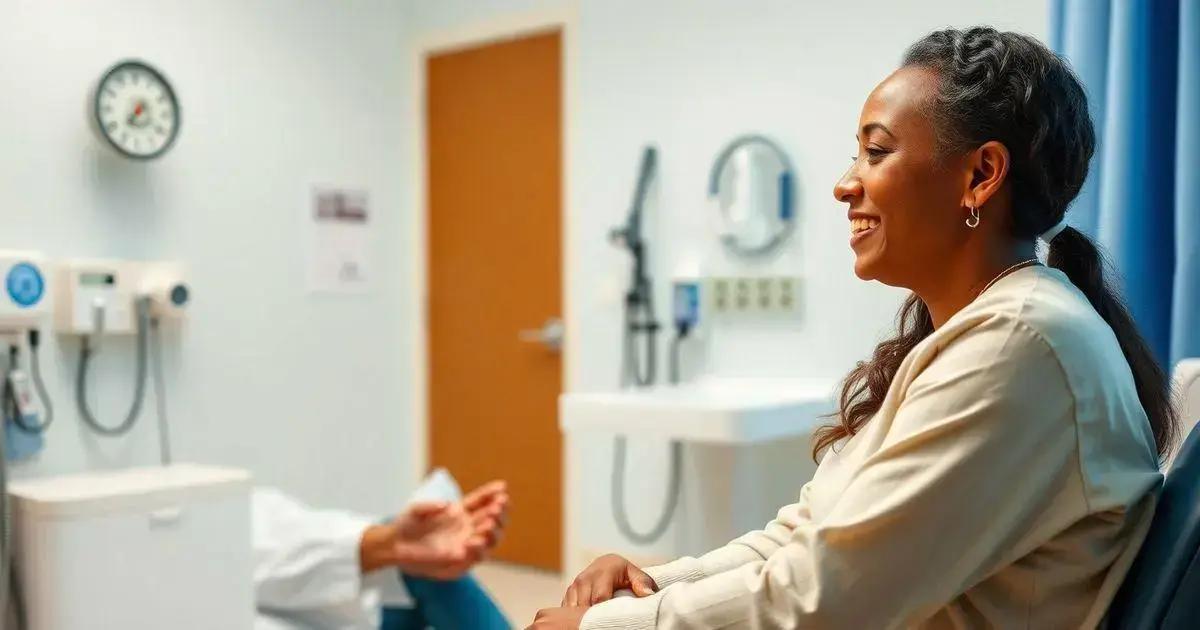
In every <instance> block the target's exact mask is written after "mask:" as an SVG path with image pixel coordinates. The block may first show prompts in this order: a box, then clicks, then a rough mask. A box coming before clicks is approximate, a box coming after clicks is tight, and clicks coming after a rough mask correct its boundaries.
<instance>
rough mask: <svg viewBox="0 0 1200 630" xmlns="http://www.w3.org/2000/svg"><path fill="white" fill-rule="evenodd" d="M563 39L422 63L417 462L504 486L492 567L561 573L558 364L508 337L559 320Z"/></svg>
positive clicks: (540, 349)
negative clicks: (423, 339)
mask: <svg viewBox="0 0 1200 630" xmlns="http://www.w3.org/2000/svg"><path fill="white" fill-rule="evenodd" d="M561 59H562V53H561V36H560V34H559V33H557V32H555V33H548V34H541V35H535V36H529V37H524V38H521V39H515V40H508V41H503V42H500V43H494V44H488V45H484V46H479V47H476V48H470V49H467V50H457V51H454V52H448V53H445V54H435V55H431V56H430V57H428V58H427V60H426V77H427V86H426V98H427V100H426V103H425V106H426V121H427V122H426V125H427V128H426V147H427V149H426V150H427V152H428V153H427V164H428V186H427V190H428V191H429V197H428V206H427V207H428V212H429V214H428V217H429V219H428V226H429V234H428V236H429V240H428V242H429V259H428V270H429V271H428V274H429V275H428V281H429V285H428V286H429V312H428V316H429V320H428V321H429V377H430V378H429V401H430V402H429V436H430V442H429V461H430V463H431V465H433V466H444V467H446V468H447V469H449V470H450V472H451V473H453V474H454V476H455V477H456V478H458V480H459V481H460V482H461V484H462V486H463V487H464V489H469V488H471V487H474V486H476V485H478V484H480V483H483V482H485V481H487V480H489V479H495V478H503V479H507V480H508V482H509V487H510V491H511V494H512V497H513V506H512V512H511V520H510V522H509V529H508V532H507V534H506V536H505V539H504V542H503V543H502V544H501V546H500V548H499V549H498V550H497V552H496V554H495V555H496V557H497V558H499V559H502V560H506V561H510V562H516V563H520V564H525V565H530V566H536V567H542V568H546V569H552V570H556V571H557V570H559V568H560V555H561V531H560V530H561V526H562V506H561V499H562V498H561V495H562V492H561V485H562V481H561V470H562V464H561V452H562V449H561V441H560V436H559V431H558V412H557V400H558V395H559V392H560V391H561V387H562V382H561V356H560V355H559V354H558V353H556V352H555V351H553V350H551V349H549V348H547V347H546V346H544V345H542V344H539V343H530V342H528V341H522V340H520V339H519V333H520V332H521V331H522V330H528V329H536V328H540V327H541V326H542V325H543V324H544V323H545V322H546V321H547V320H550V319H552V318H557V317H559V316H560V315H561V314H562V295H561V287H562V280H561V262H562V261H561V259H562V256H561V253H560V251H561V250H560V239H561V232H562V230H561V215H562V207H561V204H562V111H561V110H562V89H561V86H562V71H561Z"/></svg>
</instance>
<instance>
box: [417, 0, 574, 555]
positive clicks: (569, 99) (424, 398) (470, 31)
mask: <svg viewBox="0 0 1200 630" xmlns="http://www.w3.org/2000/svg"><path fill="white" fill-rule="evenodd" d="M577 24H578V14H577V10H576V8H575V7H574V3H571V4H570V5H568V6H563V7H560V8H551V9H545V10H539V11H533V12H525V13H517V14H511V15H502V16H498V17H493V18H488V19H483V20H479V21H475V22H472V23H470V24H467V25H465V26H461V27H455V28H451V29H447V30H442V31H431V32H427V33H420V34H418V35H417V36H416V37H414V38H413V40H412V41H411V44H410V47H409V53H408V61H409V63H410V72H409V76H410V77H411V78H412V85H411V89H410V91H409V93H410V94H411V95H412V101H411V102H410V106H411V107H412V110H411V111H412V112H413V113H414V119H415V120H416V123H417V124H416V129H414V130H413V132H412V133H411V134H410V137H409V150H410V151H411V152H412V153H411V155H412V156H413V161H412V164H413V171H412V175H413V177H412V179H411V181H412V189H411V190H410V191H409V193H408V197H407V200H406V202H407V204H408V206H409V207H410V208H412V212H409V213H406V217H407V218H406V220H405V221H403V222H402V224H403V229H404V230H405V231H406V232H407V234H405V235H403V237H404V242H405V243H406V244H407V248H406V249H407V250H408V255H407V256H405V257H404V258H405V262H406V263H407V264H408V268H409V269H411V270H412V273H411V275H408V276H407V278H406V279H407V286H405V287H401V292H402V295H403V296H404V297H406V298H408V299H407V300H406V302H407V309H408V315H409V321H410V322H413V327H412V329H410V334H411V335H412V336H411V337H409V338H411V339H413V343H412V345H411V348H409V349H408V350H407V351H408V352H411V355H410V356H409V361H411V364H410V369H411V372H410V373H411V374H412V375H413V383H414V387H413V399H412V407H411V413H412V418H413V420H414V422H413V424H414V426H413V430H412V433H411V435H412V440H411V443H410V453H409V461H411V462H412V464H413V468H412V471H413V479H421V478H422V477H423V476H424V475H425V473H426V471H427V469H428V466H429V458H428V449H429V417H430V412H429V286H428V279H429V276H428V264H429V242H428V227H429V220H428V216H429V195H428V191H427V190H426V181H427V179H426V178H427V175H428V173H429V164H428V160H427V158H428V155H427V154H426V149H427V148H428V147H427V142H426V138H425V134H426V131H427V128H428V122H429V121H428V115H427V114H428V113H427V112H426V110H425V99H426V85H427V79H428V77H427V76H426V72H425V68H426V60H427V58H428V57H429V56H430V55H434V54H442V53H447V52H454V51H456V50H462V49H466V48H474V47H477V46H482V45H487V44H492V43H500V42H504V41H509V40H514V39H520V38H523V37H528V36H533V35H540V34H545V33H547V32H552V31H558V32H559V33H560V37H561V47H560V54H561V55H562V59H561V60H560V68H561V70H562V95H561V108H562V111H561V119H560V120H561V125H562V129H561V135H562V147H561V151H562V154H561V164H562V174H561V188H562V192H561V194H562V199H561V201H560V208H561V212H562V216H561V218H560V230H561V234H560V236H559V238H560V247H561V249H560V251H561V256H562V260H561V261H560V263H559V264H560V267H561V272H562V279H561V284H562V286H561V287H560V289H559V290H560V295H561V300H562V304H561V310H562V313H561V316H562V319H563V324H564V326H565V335H564V339H563V352H562V365H561V370H562V372H561V382H562V392H567V391H571V390H572V389H573V386H572V382H571V381H570V380H569V379H570V378H571V375H573V374H575V370H574V369H573V366H572V361H573V357H574V356H575V352H574V349H575V346H576V340H577V339H578V337H577V335H575V334H574V331H575V330H577V325H576V323H577V321H576V320H577V318H576V314H575V313H574V310H575V309H574V308H572V307H571V301H570V300H569V299H568V296H569V295H570V294H569V293H568V287H569V285H570V280H571V277H572V275H571V274H572V267H573V263H572V260H573V257H572V256H571V248H570V242H571V241H570V238H569V236H570V234H571V233H572V230H571V216H572V213H571V212H570V211H569V208H570V200H571V178H570V173H571V166H570V163H571V159H570V158H571V151H570V147H571V137H572V135H573V133H572V124H573V122H574V120H575V116H574V112H575V99H574V94H575V93H576V90H575V77H576V74H575V60H576V59H577V56H576V43H575V33H576V28H577ZM535 324H537V322H532V323H531V325H535ZM513 334H514V335H516V334H517V331H513ZM403 338H404V337H402V340H403ZM402 343H403V341H402ZM404 352H406V350H405V349H404V348H401V353H402V354H403V353H404ZM555 408H556V409H557V404H556V405H555ZM567 451H568V448H567V439H566V435H565V434H564V435H563V439H562V461H563V465H562V468H563V469H562V470H561V471H560V475H561V481H562V489H563V493H564V495H565V494H566V493H567V490H568V488H570V487H571V486H570V485H569V481H570V479H569V472H570V470H571V466H570V465H569V463H568V461H567V457H566V455H567ZM451 472H453V471H451ZM464 490H465V488H464ZM564 499H565V497H564ZM569 505H570V502H568V501H565V500H564V501H563V502H562V509H563V514H561V515H560V525H559V526H560V527H561V529H562V531H561V539H562V559H563V565H564V567H565V566H566V564H567V557H568V556H567V552H568V550H570V549H572V548H573V543H574V536H573V533H572V532H571V528H570V527H568V524H570V523H573V522H574V519H573V518H570V515H569V514H568V513H567V511H568V510H569V507H568V506H569Z"/></svg>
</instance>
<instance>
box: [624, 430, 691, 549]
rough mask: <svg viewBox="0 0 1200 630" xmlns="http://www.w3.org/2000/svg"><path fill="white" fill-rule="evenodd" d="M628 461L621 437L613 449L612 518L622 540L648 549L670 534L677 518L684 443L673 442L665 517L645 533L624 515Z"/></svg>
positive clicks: (663, 513)
mask: <svg viewBox="0 0 1200 630" xmlns="http://www.w3.org/2000/svg"><path fill="white" fill-rule="evenodd" d="M625 457H626V444H625V436H620V437H618V438H617V441H616V444H614V445H613V475H612V490H613V492H612V503H613V516H614V517H615V520H616V522H617V529H618V530H619V531H620V532H621V535H622V536H624V537H625V538H628V539H629V541H630V542H633V543H636V544H639V545H648V544H650V543H652V542H654V541H656V540H658V539H659V538H662V536H663V534H665V533H667V527H668V526H670V524H671V517H672V516H673V515H674V514H675V507H676V506H678V505H679V486H680V480H681V479H682V477H683V443H682V442H677V441H676V442H671V477H670V481H669V482H668V483H667V499H666V501H667V502H666V505H664V506H663V511H662V514H660V515H659V517H658V522H657V523H655V524H654V527H653V528H652V529H651V530H650V531H649V532H646V533H642V532H639V531H637V530H635V529H634V528H633V525H632V524H630V522H629V514H627V513H626V512H625Z"/></svg>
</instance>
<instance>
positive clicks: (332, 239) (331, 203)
mask: <svg viewBox="0 0 1200 630" xmlns="http://www.w3.org/2000/svg"><path fill="white" fill-rule="evenodd" d="M307 214H308V217H309V223H310V229H309V232H310V234H309V239H308V240H309V245H308V261H307V262H308V290H309V291H310V292H313V293H365V292H366V291H368V290H369V289H370V278H371V260H370V246H371V243H370V240H371V239H370V236H371V228H370V226H371V216H370V211H369V210H368V206H367V193H366V192H365V191H361V190H345V189H335V188H317V189H314V190H313V198H312V208H311V209H310V210H309V211H308V213H307Z"/></svg>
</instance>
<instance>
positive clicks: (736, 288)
mask: <svg viewBox="0 0 1200 630" xmlns="http://www.w3.org/2000/svg"><path fill="white" fill-rule="evenodd" d="M753 288H754V283H753V281H752V280H751V279H750V278H738V279H737V280H734V283H733V304H734V310H736V311H738V312H741V313H744V312H746V311H749V310H751V309H753V308H754V296H753Z"/></svg>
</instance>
